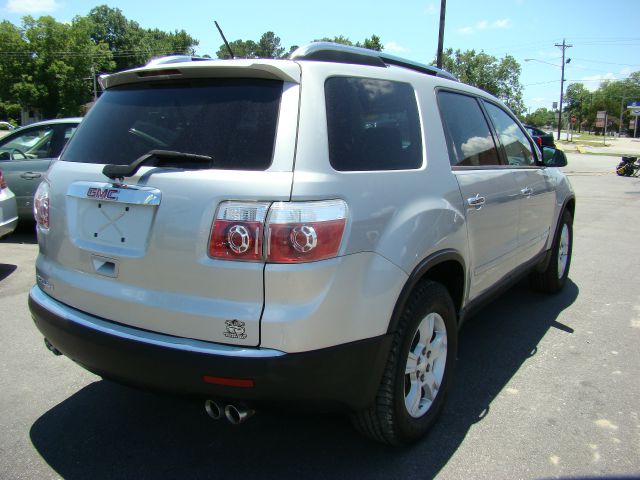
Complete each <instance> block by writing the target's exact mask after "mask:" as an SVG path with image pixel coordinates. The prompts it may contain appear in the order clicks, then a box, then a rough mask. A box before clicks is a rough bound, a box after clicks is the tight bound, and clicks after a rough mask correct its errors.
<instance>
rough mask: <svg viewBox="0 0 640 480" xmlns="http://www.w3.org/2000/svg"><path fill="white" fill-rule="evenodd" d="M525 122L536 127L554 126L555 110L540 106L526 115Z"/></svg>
mask: <svg viewBox="0 0 640 480" xmlns="http://www.w3.org/2000/svg"><path fill="white" fill-rule="evenodd" d="M524 122H525V123H526V124H527V125H533V126H534V127H554V126H555V125H556V120H555V115H554V113H553V111H551V110H548V109H546V108H544V107H542V108H538V109H537V110H536V111H535V112H533V113H531V114H529V115H527V116H525V118H524Z"/></svg>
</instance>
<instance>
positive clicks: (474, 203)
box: [467, 193, 486, 209]
mask: <svg viewBox="0 0 640 480" xmlns="http://www.w3.org/2000/svg"><path fill="white" fill-rule="evenodd" d="M485 202H486V199H485V198H484V197H481V196H480V194H479V193H478V194H476V196H475V197H470V198H467V203H468V204H469V206H470V207H475V208H476V209H478V208H480V207H482V206H483V205H484V204H485Z"/></svg>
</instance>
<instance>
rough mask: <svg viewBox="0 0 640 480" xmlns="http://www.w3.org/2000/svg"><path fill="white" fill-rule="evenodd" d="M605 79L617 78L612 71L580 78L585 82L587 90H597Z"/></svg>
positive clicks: (581, 81)
mask: <svg viewBox="0 0 640 480" xmlns="http://www.w3.org/2000/svg"><path fill="white" fill-rule="evenodd" d="M605 80H616V76H615V74H613V73H611V72H609V73H605V74H598V75H590V76H588V77H582V79H580V83H584V86H585V88H586V89H587V90H589V91H591V92H595V91H596V90H597V89H598V88H600V84H601V83H602V82H604V81H605Z"/></svg>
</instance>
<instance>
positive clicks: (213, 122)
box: [62, 79, 283, 170]
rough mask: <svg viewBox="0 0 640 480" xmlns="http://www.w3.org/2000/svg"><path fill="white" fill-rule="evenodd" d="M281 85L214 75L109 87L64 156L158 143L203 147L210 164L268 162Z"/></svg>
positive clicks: (102, 157)
mask: <svg viewBox="0 0 640 480" xmlns="http://www.w3.org/2000/svg"><path fill="white" fill-rule="evenodd" d="M282 85H283V83H282V82H280V81H274V80H262V79H212V80H204V81H203V80H192V81H180V82H171V83H165V82H150V83H147V84H138V85H127V86H123V87H118V88H113V89H110V90H108V91H106V92H105V93H104V94H103V95H102V97H101V98H100V100H99V101H98V102H97V103H96V104H95V106H94V107H93V108H92V110H91V111H90V112H89V115H87V117H86V118H85V120H84V121H83V122H82V126H81V127H80V128H79V129H78V132H77V134H76V135H74V137H73V138H72V139H71V141H70V142H69V145H68V146H67V149H66V150H65V152H64V154H63V156H62V160H64V161H70V162H84V163H99V164H115V165H126V164H129V163H131V162H132V161H134V160H136V159H137V158H139V157H140V156H141V155H143V154H145V153H147V152H149V151H150V150H154V149H156V150H171V151H177V152H183V153H191V154H197V155H206V156H209V157H212V158H213V168H222V169H238V170H266V169H267V168H269V166H270V165H271V161H272V157H273V147H274V143H275V134H276V126H277V121H278V112H279V108H280V97H281V95H282ZM175 166H177V167H179V166H180V160H179V159H176V164H175ZM205 168H208V165H207V166H206V167H205Z"/></svg>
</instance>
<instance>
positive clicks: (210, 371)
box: [29, 286, 391, 410]
mask: <svg viewBox="0 0 640 480" xmlns="http://www.w3.org/2000/svg"><path fill="white" fill-rule="evenodd" d="M29 308H30V310H31V314H32V316H33V319H34V321H35V324H36V326H37V327H38V329H39V330H40V331H41V332H42V334H43V335H44V336H45V337H46V338H47V339H48V340H49V342H51V344H52V345H53V346H54V347H56V348H57V349H58V350H60V351H61V352H62V353H63V354H64V355H66V356H67V357H69V358H71V359H72V360H74V361H75V362H76V363H78V364H80V365H81V366H83V367H84V368H86V369H87V370H89V371H91V372H94V373H96V374H97V375H100V376H102V377H104V378H108V379H111V380H115V381H118V382H121V383H125V384H129V385H133V386H137V387H142V388H150V389H155V390H164V391H170V392H177V393H183V394H188V395H198V396H208V397H218V398H226V399H237V400H245V401H254V402H300V401H304V402H307V404H308V405H316V404H317V405H318V406H320V405H335V406H343V407H347V408H350V409H353V410H358V409H362V408H365V407H367V406H369V405H370V404H371V403H372V402H373V401H374V399H375V395H376V392H377V390H378V386H379V384H380V380H381V378H382V372H383V369H384V366H385V363H386V359H387V355H388V352H389V348H390V346H391V336H389V335H383V336H380V337H375V338H372V339H366V340H361V341H358V342H352V343H348V344H343V345H338V346H335V347H331V348H325V349H321V350H315V351H310V352H302V353H284V352H280V351H277V350H270V349H261V348H247V347H237V346H228V345H222V344H216V343H210V342H203V341H198V340H191V339H184V338H179V337H173V336H168V335H160V334H155V333H152V332H148V331H144V330H139V329H135V328H131V327H126V326H124V325H120V324H117V323H114V322H109V321H106V320H103V319H100V318H97V317H94V316H91V315H87V314H85V313H83V312H80V311H78V310H75V309H73V308H71V307H68V306H66V305H64V304H62V303H60V302H58V301H56V300H54V299H53V298H51V297H50V296H48V295H47V294H46V293H44V292H43V291H42V290H41V289H40V288H39V287H38V286H34V287H33V288H32V289H31V292H30V294H29ZM204 377H216V378H218V379H220V378H222V379H241V380H248V381H250V382H242V383H244V384H246V383H252V384H253V386H251V387H247V386H227V385H219V384H212V383H207V382H206V381H205V380H204Z"/></svg>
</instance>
